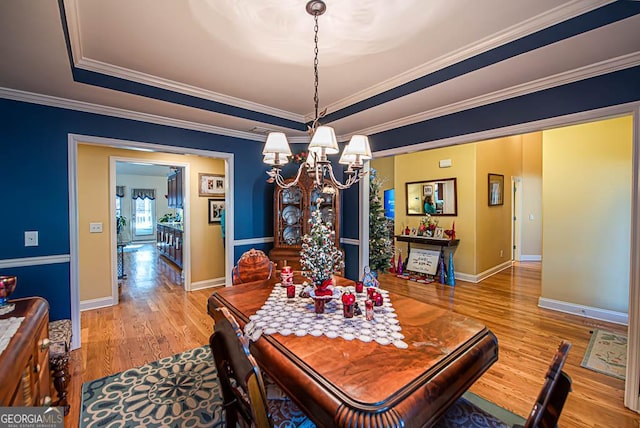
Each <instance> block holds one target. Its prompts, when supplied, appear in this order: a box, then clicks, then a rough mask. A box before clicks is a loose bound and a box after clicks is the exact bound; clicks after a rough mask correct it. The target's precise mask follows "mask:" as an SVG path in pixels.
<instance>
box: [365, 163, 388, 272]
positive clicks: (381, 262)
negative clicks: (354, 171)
mask: <svg viewBox="0 0 640 428" xmlns="http://www.w3.org/2000/svg"><path fill="white" fill-rule="evenodd" d="M382 183H383V181H382V180H381V179H380V178H379V177H378V176H377V173H376V170H375V169H372V170H371V171H370V172H369V267H370V268H371V270H372V271H374V272H383V271H384V270H386V269H388V268H389V267H390V266H391V257H392V256H393V242H392V240H391V236H390V235H389V230H390V223H391V220H390V219H388V218H386V217H385V216H384V207H383V205H382V201H381V199H380V186H381V185H382Z"/></svg>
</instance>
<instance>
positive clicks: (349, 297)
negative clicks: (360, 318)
mask: <svg viewBox="0 0 640 428" xmlns="http://www.w3.org/2000/svg"><path fill="white" fill-rule="evenodd" d="M355 302H356V296H355V295H354V294H353V293H351V292H350V291H347V292H346V293H344V294H343V295H342V304H343V305H353V304H354V303H355Z"/></svg>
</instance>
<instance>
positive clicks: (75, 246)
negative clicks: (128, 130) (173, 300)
mask: <svg viewBox="0 0 640 428" xmlns="http://www.w3.org/2000/svg"><path fill="white" fill-rule="evenodd" d="M80 144H91V145H98V146H109V147H113V148H119V149H129V150H140V151H147V152H161V153H172V154H181V155H187V154H190V155H197V156H202V157H209V158H217V159H223V160H224V165H225V166H224V170H225V178H226V180H225V210H226V217H227V219H228V220H227V221H226V224H225V248H226V251H225V283H226V284H231V268H232V267H233V262H234V259H233V257H234V252H235V251H234V245H235V242H234V225H233V224H234V222H233V221H232V220H233V219H234V218H235V217H234V194H233V192H232V191H231V184H232V183H233V182H234V170H235V166H234V154H233V153H226V152H217V151H211V150H202V149H194V148H190V147H177V146H167V145H163V144H155V143H144V142H138V141H130V140H121V139H115V138H106V137H97V136H93V135H83V134H68V135H67V148H68V163H67V165H68V168H69V176H68V177H69V183H68V184H69V254H70V263H69V277H70V285H69V286H70V294H71V327H72V334H73V335H72V341H71V347H72V349H77V348H80V344H81V338H82V335H81V326H80V266H79V218H78V145H80ZM112 169H113V174H114V176H115V168H112ZM185 172H186V171H185ZM186 183H188V181H187V182H186ZM111 187H112V190H111V192H113V194H111V200H112V202H111V203H112V204H113V206H111V207H110V210H111V213H112V214H110V215H113V216H114V218H113V219H112V221H115V177H113V186H111ZM186 193H188V192H186ZM187 209H188V207H187ZM188 234H189V231H188V229H187V230H185V235H188ZM111 239H112V248H115V247H116V242H117V238H116V237H115V235H113V236H112V237H111ZM183 248H185V249H184V251H185V252H189V249H188V247H187V246H186V245H185V247H183ZM114 260H115V259H114ZM112 265H113V261H112ZM116 270H117V269H116V268H114V267H113V266H112V270H111V272H112V275H114V276H115V277H116V286H117V273H116ZM188 271H189V272H190V268H189V270H188ZM186 283H187V278H186V275H185V286H186ZM189 286H190V278H189ZM116 290H117V289H116ZM187 291H191V289H190V288H187ZM116 295H117V292H116Z"/></svg>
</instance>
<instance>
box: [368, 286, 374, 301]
mask: <svg viewBox="0 0 640 428" xmlns="http://www.w3.org/2000/svg"><path fill="white" fill-rule="evenodd" d="M374 293H376V288H375V287H367V299H370V300H373V295H374Z"/></svg>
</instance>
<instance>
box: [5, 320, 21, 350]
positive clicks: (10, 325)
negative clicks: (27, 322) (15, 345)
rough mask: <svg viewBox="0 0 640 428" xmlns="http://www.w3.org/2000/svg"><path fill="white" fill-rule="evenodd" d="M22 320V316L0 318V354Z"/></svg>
mask: <svg viewBox="0 0 640 428" xmlns="http://www.w3.org/2000/svg"><path fill="white" fill-rule="evenodd" d="M22 321H24V317H17V318H16V317H11V318H5V319H0V354H2V353H3V352H4V350H5V349H6V348H7V345H9V342H10V341H11V338H12V337H13V335H14V334H16V331H18V328H19V327H20V324H21V323H22Z"/></svg>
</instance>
